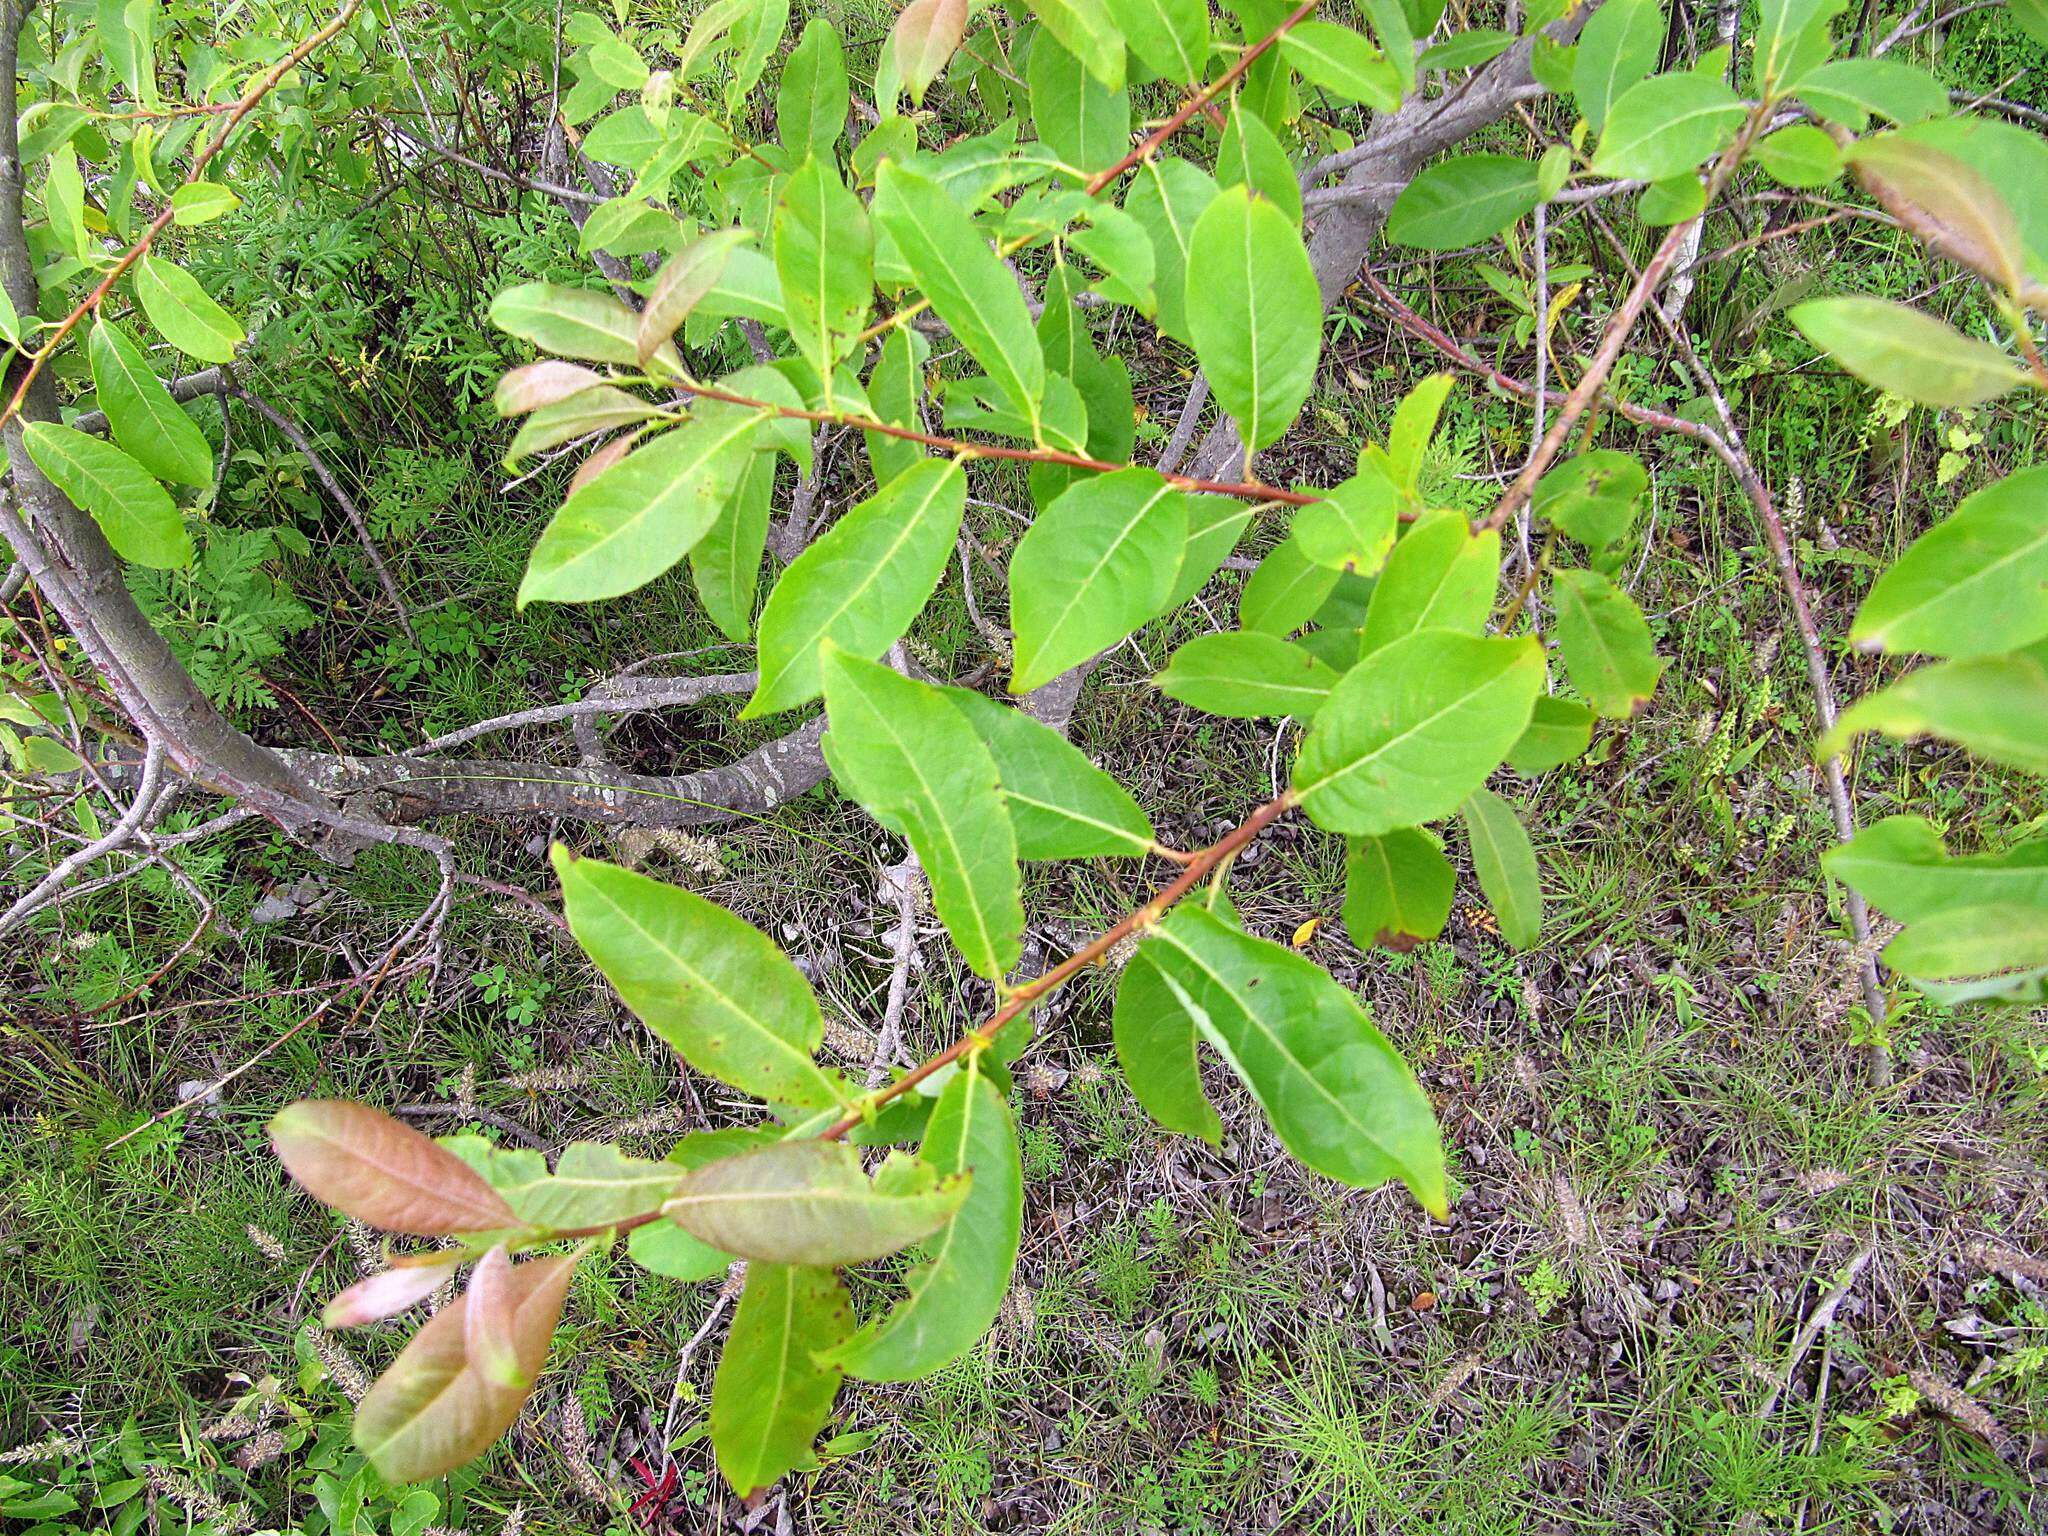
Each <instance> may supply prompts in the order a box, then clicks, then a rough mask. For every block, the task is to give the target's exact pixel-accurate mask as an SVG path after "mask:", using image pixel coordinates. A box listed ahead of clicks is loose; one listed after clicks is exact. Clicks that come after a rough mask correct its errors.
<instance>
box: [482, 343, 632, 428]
mask: <svg viewBox="0 0 2048 1536" xmlns="http://www.w3.org/2000/svg"><path fill="white" fill-rule="evenodd" d="M604 381H605V378H604V375H603V374H601V373H599V372H597V371H596V370H595V369H591V368H585V367H584V366H583V365H582V364H581V363H565V362H562V361H561V360H560V359H558V358H552V357H550V358H543V359H542V360H541V361H540V362H537V363H527V364H525V365H524V366H523V367H519V368H514V369H513V370H512V371H511V372H510V373H508V374H506V375H505V376H504V377H503V378H502V379H500V380H498V387H497V390H496V391H495V392H494V393H493V394H492V396H491V404H493V405H495V406H496V407H497V408H498V414H499V415H500V416H524V415H525V414H526V413H527V412H528V411H537V410H539V409H540V408H541V407H542V406H544V405H553V404H554V403H555V402H556V401H557V400H566V399H568V398H569V397H570V396H571V395H579V394H581V393H582V392H583V391H584V390H586V389H592V388H595V387H596V386H597V385H599V384H602V383H604Z"/></svg>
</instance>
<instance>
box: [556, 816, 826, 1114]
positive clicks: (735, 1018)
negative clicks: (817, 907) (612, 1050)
mask: <svg viewBox="0 0 2048 1536" xmlns="http://www.w3.org/2000/svg"><path fill="white" fill-rule="evenodd" d="M554 866H555V874H556V877H557V878H558V879H560V881H561V882H562V902H563V910H564V913H565V915H566V916H567V917H568V919H569V931H570V932H571V933H572V934H574V935H575V937H576V942H577V943H578V944H580V945H582V946H583V950H584V953H585V954H587V955H589V956H590V958H591V960H592V962H593V963H594V964H595V965H596V966H597V968H598V969H599V970H600V971H602V972H603V973H604V975H605V979H606V980H607V981H609V982H610V983H611V984H612V986H613V987H614V988H616V989H617V991H618V994H619V996H620V998H621V999H622V1000H623V1001H624V1002H625V1004H626V1006H627V1007H628V1008H630V1009H632V1010H633V1012H634V1013H636V1014H638V1015H639V1016H640V1019H641V1021H642V1022H643V1023H645V1024H646V1025H647V1027H648V1028H649V1029H651V1030H653V1031H654V1033H655V1034H657V1035H659V1036H660V1037H661V1038H662V1039H663V1040H665V1041H667V1042H668V1043H669V1045H671V1046H672V1047H674V1048H675V1051H676V1053H677V1054H678V1055H679V1056H681V1057H682V1058H683V1060H684V1061H686V1062H688V1063H689V1064H690V1065H691V1066H692V1067H694V1068H696V1069H697V1070H698V1071H699V1072H703V1073H705V1074H707V1075H708V1076H711V1077H714V1078H716V1079H718V1080H719V1081H720V1082H723V1083H730V1084H732V1086H733V1087H735V1088H738V1089H739V1090H740V1091H741V1092H743V1093H751V1094H753V1095H755V1096H756V1097H758V1098H762V1099H765V1100H767V1101H768V1102H769V1103H771V1104H792V1105H796V1106H798V1107H800V1108H805V1109H829V1108H833V1107H835V1106H838V1105H840V1104H842V1103H844V1102H845V1099H846V1094H845V1089H844V1086H843V1085H842V1084H841V1083H840V1082H839V1080H838V1079H837V1077H836V1076H835V1075H833V1074H831V1073H829V1072H827V1071H826V1070H825V1069H824V1068H823V1067H820V1066H819V1065H818V1064H817V1062H815V1061H814V1060H812V1055H813V1053H814V1052H816V1050H817V1049H818V1046H819V1044H820V1043H821V1042H822V1041H823V1040H824V1038H825V1020H824V1016H823V1015H822V1014H821V1013H820V1012H819V1011H818V1000H817V998H816V997H814V996H813V995H812V993H811V986H810V983H809V982H807V981H805V980H804V978H803V974H802V973H801V972H800V971H798V970H797V968H796V967H795V966H794V965H792V964H791V963H790V962H789V960H788V958H787V957H786V956H785V955H784V954H783V953H782V951H781V950H779V949H777V948H776V947H775V945H774V944H773V943H771V942H770V941H769V940H768V939H766V938H764V937H763V936H762V935H761V934H760V933H759V932H757V931H756V930H755V929H754V928H753V927H751V926H750V925H748V924H747V923H744V922H742V921H741V920H740V919H739V918H737V917H734V916H733V915H732V914H731V913H730V912H728V911H726V910H725V909H724V908H723V907H720V906H718V905H716V904H714V903H712V902H709V901H706V900H705V899H704V898H703V897H701V896H697V895H694V894H692V893H691V892H689V891H686V890H684V889H682V888H681V887H680V886H674V885H668V884H665V883H663V882H662V881H659V880H650V879H649V878H648V877H647V876H645V875H639V874H635V873H634V872H633V871H632V870H629V869H622V868H620V867H619V866H618V865H616V864H607V863H605V862H604V861H603V860H602V859H579V858H576V857H575V856H574V855H572V854H571V853H569V851H568V850H567V849H565V848H561V847H557V848H556V849H555V852H554Z"/></svg>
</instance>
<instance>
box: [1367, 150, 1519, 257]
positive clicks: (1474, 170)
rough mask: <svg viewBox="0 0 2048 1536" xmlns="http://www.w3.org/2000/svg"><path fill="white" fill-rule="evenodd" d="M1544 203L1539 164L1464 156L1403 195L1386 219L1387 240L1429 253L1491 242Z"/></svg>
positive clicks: (1404, 190)
mask: <svg viewBox="0 0 2048 1536" xmlns="http://www.w3.org/2000/svg"><path fill="white" fill-rule="evenodd" d="M1541 200H1542V193H1541V188H1540V187H1539V186H1538V184H1537V178H1536V162H1535V161H1533V160H1524V159H1522V158H1521V157H1520V156H1518V155H1493V154H1482V155H1460V156H1459V157H1458V158H1457V159H1455V160H1444V161H1440V162H1439V163H1437V164H1436V165H1432V166H1430V167H1429V168H1428V169H1426V170H1425V171H1423V172H1422V174H1421V175H1419V176H1417V177H1416V178H1415V179H1414V180H1413V181H1411V182H1409V183H1408V185H1407V186H1405V187H1403V188H1402V189H1401V195H1400V196H1399V197H1397V198H1395V199H1394V206H1393V208H1392V209H1391V210H1389V212H1388V214H1387V238H1388V239H1390V240H1398V241H1400V242H1401V243H1402V244H1404V245H1413V246H1418V247H1420V248H1421V249H1423V250H1425V251H1453V250H1456V249H1458V247H1460V246H1465V245H1477V244H1479V243H1480V242H1481V241H1484V240H1491V239H1492V238H1493V237H1494V236H1496V235H1498V234H1499V233H1501V231H1502V230H1504V229H1506V228H1507V227H1508V226H1509V225H1511V224H1513V223H1514V222H1515V221H1516V220H1517V219H1519V218H1522V217H1523V216H1524V215H1525V214H1527V213H1528V212H1529V211H1530V210H1531V209H1533V208H1534V207H1535V206H1536V204H1537V203H1538V202H1540V201H1541Z"/></svg>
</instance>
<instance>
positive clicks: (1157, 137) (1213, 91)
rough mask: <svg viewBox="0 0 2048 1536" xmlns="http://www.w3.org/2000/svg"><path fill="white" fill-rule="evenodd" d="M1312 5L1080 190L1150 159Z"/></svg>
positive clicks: (1310, 5)
mask: <svg viewBox="0 0 2048 1536" xmlns="http://www.w3.org/2000/svg"><path fill="white" fill-rule="evenodd" d="M1316 4H1317V0H1302V4H1300V5H1297V6H1296V7H1295V8H1294V9H1293V11H1291V12H1290V13H1289V14H1288V15H1287V16H1286V18H1285V19H1283V20H1282V21H1281V23H1280V25H1279V26H1277V27H1275V28H1274V29H1273V30H1272V31H1271V32H1268V33H1267V34H1266V35H1265V36H1264V37H1262V38H1260V39H1259V40H1258V41H1257V42H1256V43H1253V44H1252V45H1251V47H1249V48H1247V49H1245V51H1244V52H1243V53H1240V54H1239V55H1238V56H1237V59H1236V62H1234V63H1233V64H1232V65H1231V66H1230V68H1228V69H1226V70H1225V71H1223V73H1222V74H1220V75H1218V76H1217V77H1216V78H1215V80H1213V81H1212V82H1211V83H1210V84H1208V85H1206V86H1204V87H1203V88H1202V89H1201V90H1199V91H1197V92H1195V94H1194V95H1192V96H1190V97H1189V98H1188V99H1187V100H1186V101H1184V102H1182V103H1181V107H1180V110H1179V111H1178V112H1176V113H1174V114H1173V116H1171V117H1169V118H1168V119H1167V120H1166V121H1165V122H1163V123H1161V124H1160V125H1159V126H1158V127H1157V128H1155V129H1153V130H1152V131H1151V132H1150V133H1148V134H1146V135H1145V138H1144V140H1143V142H1141V143H1140V144H1138V146H1137V147H1136V148H1134V149H1133V150H1132V151H1131V152H1130V153H1129V154H1127V155H1125V156H1124V157H1123V159H1121V160H1119V161H1117V163H1116V164H1115V165H1112V166H1111V167H1110V168H1109V169H1108V170H1106V171H1097V172H1096V173H1095V174H1094V175H1093V176H1090V177H1089V178H1088V181H1087V184H1086V185H1085V186H1084V187H1083V188H1082V190H1083V191H1085V192H1086V193H1087V194H1088V195H1089V196H1090V197H1093V196H1095V195H1096V194H1097V193H1098V192H1100V191H1101V190H1102V189H1103V188H1104V187H1106V186H1108V185H1109V184H1110V183H1111V182H1113V181H1115V180H1116V179H1117V177H1119V176H1121V175H1123V173H1124V172H1125V171H1128V170H1129V169H1131V167H1132V166H1134V165H1138V164H1140V163H1142V162H1143V161H1146V160H1149V159H1151V158H1152V156H1153V155H1154V154H1156V153H1158V150H1159V146H1160V145H1162V144H1164V143H1165V142H1166V141H1167V140H1168V139H1170V138H1172V137H1173V136H1174V135H1175V134H1176V133H1179V132H1180V130H1181V128H1182V126H1183V125H1184V124H1185V123H1186V122H1187V120H1188V119H1189V118H1191V117H1193V116H1194V115H1195V114H1196V113H1197V112H1200V111H1201V110H1202V109H1203V108H1205V107H1207V106H1208V105H1209V103H1211V102H1212V101H1214V100H1215V99H1216V98H1217V97H1218V96H1221V95H1222V94H1223V93H1224V92H1225V91H1227V90H1229V89H1230V88H1231V87H1232V86H1233V85H1235V84H1237V82H1238V81H1239V80H1240V79H1241V78H1243V76H1244V72H1245V71H1246V70H1248V69H1250V68H1251V67H1252V65H1254V64H1256V63H1257V62H1258V61H1259V59H1260V57H1261V56H1262V55H1263V54H1264V53H1265V52H1266V50H1267V49H1269V48H1271V47H1273V46H1274V45H1275V44H1276V43H1278V42H1279V41H1280V39H1281V38H1282V37H1284V36H1286V35H1287V31H1288V29H1289V28H1290V27H1292V26H1294V25H1295V24H1296V23H1297V22H1299V21H1301V20H1302V19H1303V18H1304V17H1306V16H1307V15H1308V13H1309V12H1310V11H1312V10H1314V9H1315V8H1316Z"/></svg>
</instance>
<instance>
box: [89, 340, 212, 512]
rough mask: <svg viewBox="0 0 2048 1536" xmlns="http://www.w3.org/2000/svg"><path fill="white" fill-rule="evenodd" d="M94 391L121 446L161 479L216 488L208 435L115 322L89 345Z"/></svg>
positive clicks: (139, 349)
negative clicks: (186, 411)
mask: <svg viewBox="0 0 2048 1536" xmlns="http://www.w3.org/2000/svg"><path fill="white" fill-rule="evenodd" d="M86 350H87V353H88V354H89V356H90V357H91V360H92V387H93V390H94V392H95V393H96V394H97V395H98V396H99V402H100V409H101V410H102V411H105V412H106V414H107V425H108V427H109V428H110V429H111V430H112V432H113V434H114V441H115V442H117V443H119V444H120V445H121V447H122V448H124V449H125V450H126V451H127V452H128V453H129V454H130V455H131V456H133V457H134V459H135V460H136V462H137V463H139V464H141V465H142V467H143V468H144V469H146V470H148V471H149V472H150V473H151V474H152V475H154V476H156V477H157V478H158V479H159V480H175V481H177V482H178V483H179V484H181V485H196V486H208V485H211V484H213V450H212V449H211V448H210V447H208V446H207V442H206V434H205V433H204V432H201V431H200V430H199V427H198V424H197V423H195V422H194V421H193V420H192V418H191V417H190V416H187V415H186V414H185V411H184V409H183V407H181V406H180V405H179V404H178V402H177V401H175V400H173V399H172V398H171V392H170V391H169V390H168V389H165V388H164V386H163V383H162V381H161V380H159V379H158V378H157V376H156V374H155V372H154V371H152V370H151V368H150V366H149V360H148V359H147V358H145V357H144V356H143V355H142V348H140V347H138V346H137V345H136V344H135V343H134V342H133V341H132V340H130V339H129V337H128V335H127V333H126V332H124V331H122V330H121V328H120V327H119V326H117V325H115V324H114V323H113V322H112V321H111V320H108V319H106V318H105V317H100V318H98V319H95V320H94V321H93V325H92V334H91V338H90V340H89V341H88V342H87V344H86Z"/></svg>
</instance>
